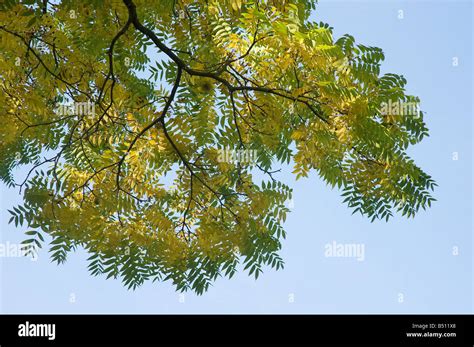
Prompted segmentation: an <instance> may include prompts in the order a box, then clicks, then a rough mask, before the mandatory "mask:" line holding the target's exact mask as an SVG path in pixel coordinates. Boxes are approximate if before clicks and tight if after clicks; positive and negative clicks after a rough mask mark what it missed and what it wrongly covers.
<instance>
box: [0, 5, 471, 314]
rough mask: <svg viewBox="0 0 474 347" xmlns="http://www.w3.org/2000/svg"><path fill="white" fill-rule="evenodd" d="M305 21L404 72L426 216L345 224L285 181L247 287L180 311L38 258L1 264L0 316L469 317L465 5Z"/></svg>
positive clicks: (329, 201)
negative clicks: (262, 261)
mask: <svg viewBox="0 0 474 347" xmlns="http://www.w3.org/2000/svg"><path fill="white" fill-rule="evenodd" d="M400 10H402V11H403V17H404V18H403V19H399V15H400V12H399V11H400ZM313 18H314V19H315V20H317V21H323V22H327V23H329V24H330V25H331V26H333V27H334V30H335V36H336V37H339V36H341V35H343V34H345V33H350V34H351V35H353V36H354V37H355V38H356V40H357V42H359V43H363V44H366V45H373V46H378V47H381V48H383V50H384V52H385V56H386V61H385V63H384V64H383V72H395V73H401V74H403V75H404V76H405V77H406V78H407V80H408V86H407V89H408V92H409V93H411V94H415V95H418V96H419V97H420V98H421V100H422V103H421V108H422V110H423V111H425V112H426V114H427V118H426V119H427V123H428V127H429V128H430V137H429V138H427V139H426V140H425V141H423V142H422V143H421V144H419V145H417V146H416V147H414V148H413V149H412V150H411V151H410V154H411V155H412V156H413V157H414V158H415V159H416V161H417V163H419V164H420V165H421V166H422V167H423V168H424V169H425V170H426V171H427V172H429V173H430V174H431V175H432V176H433V177H434V178H435V179H436V181H437V183H438V184H439V187H438V189H437V190H436V192H435V196H436V198H437V199H438V201H437V202H436V203H435V204H434V205H433V207H432V209H430V210H429V211H427V212H422V213H420V214H419V215H418V216H417V217H416V218H415V219H410V220H406V219H403V218H398V217H397V218H395V219H393V220H392V221H390V222H389V223H384V222H375V223H373V224H371V223H370V222H369V221H368V220H366V219H364V218H362V217H361V216H358V215H353V216H351V211H350V210H349V209H348V208H347V207H346V206H345V205H342V204H341V201H342V199H341V197H340V195H339V192H337V191H332V190H330V189H329V188H328V187H326V186H325V184H324V183H322V181H321V180H320V179H319V178H318V177H317V176H315V175H313V176H312V177H310V178H309V179H303V180H300V181H298V182H294V178H293V177H292V176H291V174H283V175H282V176H281V177H283V178H284V179H286V180H288V182H290V183H293V186H294V208H293V211H292V213H291V214H290V215H289V217H288V220H287V223H286V229H287V231H288V237H287V240H285V241H284V242H283V250H282V253H281V254H282V255H283V258H284V260H285V262H286V267H285V269H284V270H282V271H273V270H269V269H268V270H267V271H265V272H264V274H263V276H261V277H260V278H259V279H258V280H257V281H255V280H254V279H253V277H248V276H247V275H246V274H244V273H240V274H238V275H237V276H236V277H234V278H233V279H232V280H228V279H220V280H218V281H217V282H216V283H215V284H214V286H213V287H211V288H210V290H209V291H208V292H207V293H205V294H204V295H203V296H200V297H198V296H195V295H193V294H191V293H187V294H185V296H184V303H183V302H181V301H182V298H180V296H179V294H178V293H176V292H175V291H174V289H173V287H172V286H171V285H170V284H168V283H154V284H152V283H148V284H145V285H144V286H143V287H141V288H139V289H137V290H136V291H134V292H132V291H127V290H126V289H125V288H124V287H122V285H121V283H120V281H114V280H105V278H104V277H91V276H90V275H89V273H88V272H87V269H86V267H87V263H86V262H85V259H86V257H87V256H86V255H85V254H84V252H81V251H79V252H77V253H74V254H71V255H70V257H69V260H68V262H67V263H66V264H65V265H61V266H57V265H55V264H53V263H51V262H50V260H49V257H48V255H47V254H46V252H42V253H40V254H39V259H38V261H36V262H32V261H31V260H29V259H27V258H0V312H2V313H470V312H472V311H473V307H472V302H473V276H472V268H473V254H472V247H473V238H472V230H473V229H472V212H473V209H472V183H473V180H472V130H473V128H472V115H473V101H472V100H473V89H472V77H473V75H472V73H473V71H472V58H473V57H472V47H473V38H472V32H473V28H472V23H473V4H472V2H471V1H347V0H345V1H338V0H321V1H320V4H319V6H318V9H317V10H316V12H315V13H314V14H313ZM454 57H457V59H458V62H459V63H458V66H453V58H454ZM453 152H457V153H458V157H459V159H458V160H457V161H455V160H453V159H452V158H453ZM0 194H1V195H0V196H1V208H0V225H1V229H0V230H1V231H0V238H1V242H3V243H6V242H7V241H9V242H20V241H21V240H22V239H23V237H24V236H23V235H22V230H20V229H15V228H14V227H13V226H11V225H8V223H7V222H8V219H9V215H8V213H7V211H6V209H7V208H10V207H11V206H12V205H14V204H16V203H18V202H19V199H18V194H17V193H16V192H15V191H12V190H7V189H6V188H5V187H4V186H2V187H1V188H0ZM333 241H336V242H337V243H357V244H363V245H364V247H365V259H364V261H357V260H356V259H354V258H328V257H325V245H326V244H328V243H332V242H333ZM453 247H458V249H459V254H458V255H453ZM402 296H403V301H402V302H400V301H401V300H400V299H401V298H402ZM72 298H73V299H75V302H71V299H72Z"/></svg>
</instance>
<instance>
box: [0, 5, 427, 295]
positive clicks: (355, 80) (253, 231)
mask: <svg viewBox="0 0 474 347" xmlns="http://www.w3.org/2000/svg"><path fill="white" fill-rule="evenodd" d="M315 9H316V11H317V8H316V1H315V0H279V1H277V0H248V1H246V0H174V1H173V0H146V1H145V0H123V1H119V0H83V1H72V0H57V1H52V0H50V1H43V0H24V1H14V0H5V1H2V3H1V4H0V76H1V79H0V88H1V93H0V116H1V124H2V125H1V127H0V158H1V160H0V177H1V179H2V181H3V182H4V183H5V184H6V185H7V186H10V187H16V189H18V190H19V191H20V192H21V194H22V197H23V204H22V205H21V206H17V207H13V208H12V210H11V211H10V213H11V214H12V216H11V220H10V222H14V223H15V224H16V225H23V226H27V227H28V230H29V231H27V233H26V234H27V235H28V237H27V240H25V241H24V243H25V245H26V247H30V250H31V249H32V248H33V247H41V245H43V243H44V242H46V241H45V238H44V236H45V235H48V236H49V237H48V241H49V240H51V243H50V245H49V249H50V252H51V256H52V259H53V260H54V261H56V262H58V263H62V262H64V261H65V260H66V256H67V254H68V253H69V252H71V251H73V250H75V249H76V248H78V247H82V248H84V249H86V250H87V251H88V252H89V253H90V254H91V257H90V258H89V269H90V271H91V273H92V274H93V275H99V274H103V275H106V276H107V278H109V277H114V278H121V279H122V280H123V282H124V284H125V285H126V286H127V287H130V288H135V287H137V286H139V285H141V284H142V283H144V281H146V280H153V281H155V280H158V281H166V280H170V281H171V282H172V283H173V284H174V285H175V286H176V288H177V290H189V289H190V290H193V291H195V292H197V293H198V294H201V293H203V292H204V291H205V290H207V289H208V287H209V285H210V284H211V283H212V282H213V281H214V280H216V278H217V277H219V276H227V277H232V276H233V275H234V273H235V272H236V270H237V268H238V267H239V266H242V268H243V269H244V270H245V271H248V272H249V273H250V274H252V275H254V276H255V277H258V276H259V274H261V272H262V269H263V267H265V266H270V267H273V268H276V269H279V268H281V267H283V260H282V259H281V258H280V256H279V255H278V251H279V249H280V248H281V243H280V242H281V240H282V238H284V237H285V231H284V230H283V228H282V223H283V222H284V221H285V218H286V215H287V213H288V209H287V207H286V202H287V201H288V200H289V199H291V194H292V190H291V188H290V187H288V186H287V185H286V184H285V183H284V182H280V181H278V180H277V179H276V175H275V171H276V170H277V169H278V167H279V165H283V164H287V163H290V162H291V163H292V165H293V166H294V174H295V175H296V176H297V178H299V177H306V176H307V175H308V174H309V173H310V171H314V172H316V173H317V174H318V175H319V176H320V177H321V178H322V179H323V180H324V181H325V182H327V183H328V184H329V185H330V186H332V187H336V188H337V189H339V190H340V191H341V193H342V196H343V201H344V203H347V204H348V206H349V207H350V208H351V209H353V211H354V212H360V213H361V214H363V215H366V216H367V217H368V218H370V219H371V220H372V221H373V220H375V219H384V220H388V219H389V218H390V217H391V216H392V215H393V213H395V212H400V213H401V214H402V215H406V216H408V217H412V216H414V215H415V213H416V212H417V211H418V210H419V209H420V208H423V209H425V208H426V207H428V206H430V204H431V202H432V201H433V200H434V199H433V198H432V197H431V196H430V191H431V190H433V188H434V186H435V183H434V181H433V180H432V178H431V177H430V176H429V175H428V174H426V173H425V172H423V171H422V170H421V169H420V168H419V167H418V166H416V164H415V163H414V161H413V160H412V159H411V158H410V157H409V156H408V155H407V153H406V151H407V149H408V147H409V146H410V145H414V144H416V143H418V142H420V141H421V140H422V139H423V137H425V136H427V135H428V132H427V128H426V126H425V123H424V121H423V113H422V112H421V111H419V112H417V113H416V114H414V115H413V114H411V115H406V114H401V112H381V105H382V104H383V103H386V102H388V101H391V102H405V103H408V102H415V103H416V102H418V99H417V98H416V97H414V96H410V95H407V94H405V89H404V86H405V84H406V80H405V79H404V78H403V77H402V76H400V75H396V74H385V75H381V74H380V63H381V62H382V61H383V59H384V54H383V52H382V50H381V49H379V48H376V47H369V46H364V45H361V44H356V43H355V40H354V38H353V37H352V36H350V35H345V36H342V37H341V38H334V37H333V33H332V28H331V27H329V26H328V25H327V24H324V23H315V22H312V21H310V20H309V15H310V13H311V12H312V11H314V10H315ZM316 14H317V12H316ZM68 103H73V104H74V105H82V106H84V105H86V104H87V105H89V106H90V105H93V110H94V112H83V111H84V109H82V110H81V109H80V107H79V108H76V109H74V110H72V111H71V110H69V111H66V112H58V110H61V108H60V107H59V105H64V104H68ZM63 110H64V109H63ZM223 149H232V150H252V151H256V153H257V155H256V160H255V161H252V162H243V161H242V162H235V161H230V162H229V161H228V162H223V161H222V160H219V153H221V152H220V151H222V150H223ZM18 168H22V170H21V171H20V172H18ZM19 176H21V177H19ZM259 177H260V178H259ZM261 177H265V179H264V180H263V181H262V179H261ZM170 181H171V183H170ZM239 264H240V265H239Z"/></svg>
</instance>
